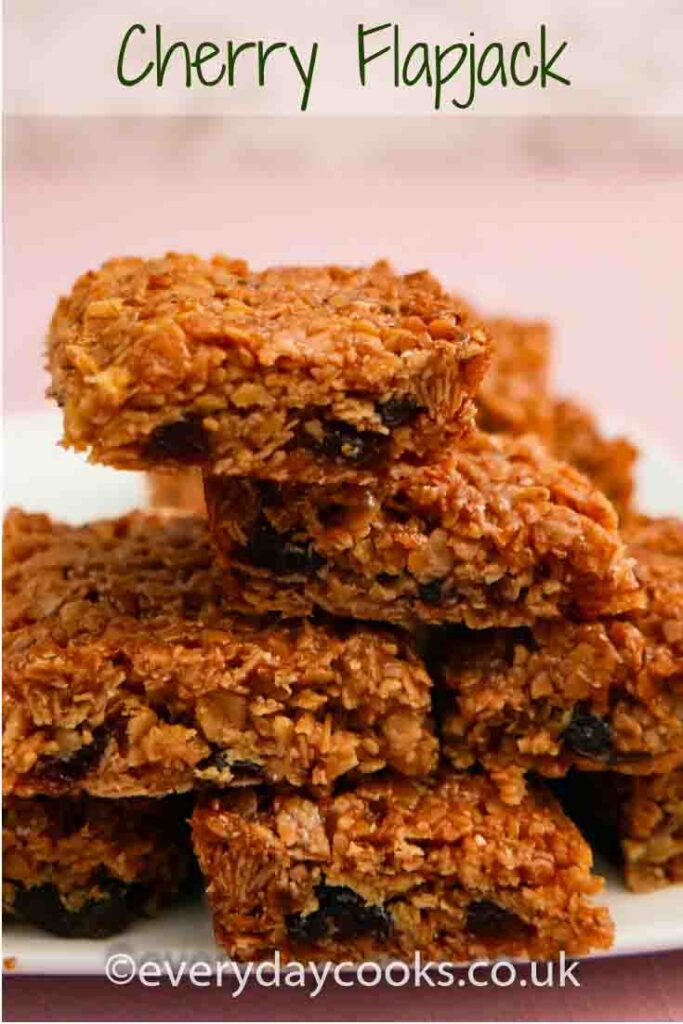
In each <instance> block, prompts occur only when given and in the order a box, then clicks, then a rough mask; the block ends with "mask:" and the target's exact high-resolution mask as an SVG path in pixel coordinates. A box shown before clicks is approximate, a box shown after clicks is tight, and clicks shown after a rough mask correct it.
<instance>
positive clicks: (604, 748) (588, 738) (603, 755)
mask: <svg viewBox="0 0 683 1024" xmlns="http://www.w3.org/2000/svg"><path fill="white" fill-rule="evenodd" d="M562 738H563V739H564V742H565V745H566V746H567V747H569V749H570V750H573V751H574V753H575V754H581V755H583V756H584V757H592V758H595V759H596V760H607V759H608V758H610V757H611V755H612V730H611V728H610V726H609V723H608V722H606V721H605V720H604V718H600V717H599V716H598V715H594V714H593V712H592V711H588V710H586V708H584V707H577V708H576V709H575V710H574V713H573V715H572V717H571V720H570V722H569V725H568V726H567V728H566V729H565V730H564V732H563V734H562Z"/></svg>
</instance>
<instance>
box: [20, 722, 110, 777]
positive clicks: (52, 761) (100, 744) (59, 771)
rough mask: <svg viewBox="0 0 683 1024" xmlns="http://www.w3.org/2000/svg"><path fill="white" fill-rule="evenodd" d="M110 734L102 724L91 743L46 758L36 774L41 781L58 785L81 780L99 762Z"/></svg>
mask: <svg viewBox="0 0 683 1024" xmlns="http://www.w3.org/2000/svg"><path fill="white" fill-rule="evenodd" d="M109 735H110V731H109V730H108V729H106V728H105V727H104V726H100V728H99V729H96V730H95V732H94V733H93V738H92V741H91V742H90V743H86V744H84V745H83V746H82V747H79V749H78V750H76V751H74V753H73V754H67V755H63V756H60V757H50V758H45V760H43V761H42V762H41V763H40V764H39V766H38V768H37V770H36V774H37V775H38V776H39V778H40V780H41V782H49V783H53V784H54V785H57V786H66V787H69V786H71V785H72V784H73V783H74V782H79V781H80V780H81V779H83V778H85V776H86V775H87V774H88V773H89V771H90V770H91V769H92V768H95V767H96V766H97V765H98V764H99V762H100V759H101V757H102V754H103V753H104V748H105V746H106V745H107V739H108V736H109Z"/></svg>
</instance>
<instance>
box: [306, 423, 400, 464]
mask: <svg viewBox="0 0 683 1024" xmlns="http://www.w3.org/2000/svg"><path fill="white" fill-rule="evenodd" d="M323 430H324V434H323V438H322V440H321V441H314V442H313V443H312V447H313V448H314V449H315V450H316V451H319V452H321V453H322V454H323V455H326V456H327V458H329V459H341V460H342V461H343V462H351V463H353V464H354V465H363V463H365V462H369V461H370V459H372V458H374V457H375V456H377V455H378V454H379V451H380V449H381V448H382V447H383V445H384V444H386V438H385V437H384V436H383V435H382V434H377V433H374V432H373V431H371V430H357V429H356V428H355V427H353V426H351V424H350V423H342V422H341V421H337V420H332V421H330V422H329V423H325V424H324V426H323Z"/></svg>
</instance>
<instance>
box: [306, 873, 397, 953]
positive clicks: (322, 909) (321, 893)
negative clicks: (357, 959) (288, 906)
mask: <svg viewBox="0 0 683 1024" xmlns="http://www.w3.org/2000/svg"><path fill="white" fill-rule="evenodd" d="M315 894H316V896H317V898H318V909H317V910H314V911H313V913H312V914H306V915H303V914H291V915H289V917H288V918H287V929H288V931H289V934H290V935H291V937H292V938H293V939H294V940H295V941H298V942H314V941H316V940H318V939H323V938H332V937H338V938H340V939H353V938H355V937H356V936H358V935H368V934H371V935H374V936H375V937H376V938H378V939H385V938H386V937H387V935H388V934H389V932H390V930H391V927H392V920H391V915H390V914H389V912H388V911H387V910H386V908H385V907H383V906H378V905H375V904H371V903H366V902H365V900H364V899H363V898H362V897H361V896H359V895H358V893H357V892H354V891H353V889H350V888H349V886H347V885H327V883H326V882H320V883H319V884H318V885H317V886H316V888H315Z"/></svg>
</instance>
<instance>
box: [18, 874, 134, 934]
mask: <svg viewBox="0 0 683 1024" xmlns="http://www.w3.org/2000/svg"><path fill="white" fill-rule="evenodd" d="M97 886H98V888H99V889H100V890H101V891H102V897H101V898H100V899H94V900H86V902H85V903H83V904H82V905H81V906H80V907H79V908H78V910H69V909H68V908H67V907H66V906H65V905H64V903H63V902H62V899H61V897H60V894H59V890H58V889H57V888H56V887H55V886H54V885H51V884H49V883H47V884H45V885H37V886H32V887H30V888H28V889H25V888H23V887H22V888H18V889H17V892H16V895H15V898H14V903H13V910H14V914H15V916H16V917H17V918H18V919H19V920H21V921H27V922H28V923H29V924H34V925H37V927H39V928H44V929H45V931H48V932H52V933H53V935H61V936H63V937H64V938H70V939H104V938H106V937H107V936H109V935H115V934H116V933H117V932H121V931H123V929H124V928H126V927H127V926H128V925H129V924H130V922H131V921H132V920H133V919H134V918H135V917H137V916H138V914H139V913H140V908H141V907H142V906H144V903H145V902H146V900H147V898H148V896H149V890H148V887H147V886H144V885H141V884H140V883H133V884H132V885H126V884H124V883H123V882H120V881H119V880H118V879H114V878H111V877H110V876H107V877H106V878H102V879H100V878H98V879H97Z"/></svg>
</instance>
